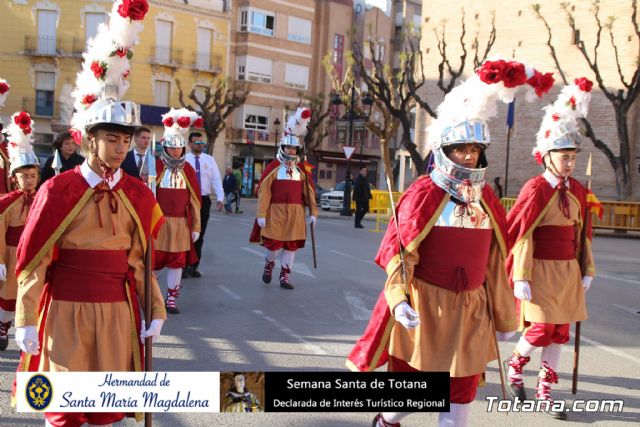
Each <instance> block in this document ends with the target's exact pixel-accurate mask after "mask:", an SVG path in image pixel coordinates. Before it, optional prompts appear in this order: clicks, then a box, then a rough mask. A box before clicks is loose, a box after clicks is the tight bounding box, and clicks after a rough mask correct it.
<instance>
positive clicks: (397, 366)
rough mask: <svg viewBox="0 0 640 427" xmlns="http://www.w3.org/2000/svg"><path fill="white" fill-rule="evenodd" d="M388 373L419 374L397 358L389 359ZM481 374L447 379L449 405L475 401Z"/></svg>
mask: <svg viewBox="0 0 640 427" xmlns="http://www.w3.org/2000/svg"><path fill="white" fill-rule="evenodd" d="M389 372H420V371H419V370H417V369H415V368H414V367H412V366H411V365H409V364H408V363H407V362H405V361H404V360H402V359H398V358H397V357H394V356H391V357H390V358H389ZM480 377H481V374H476V375H470V376H468V377H450V378H449V396H450V399H451V403H460V404H464V403H471V402H473V401H474V400H475V398H476V394H477V392H478V384H480Z"/></svg>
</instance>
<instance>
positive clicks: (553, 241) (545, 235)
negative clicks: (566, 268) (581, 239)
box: [533, 225, 577, 260]
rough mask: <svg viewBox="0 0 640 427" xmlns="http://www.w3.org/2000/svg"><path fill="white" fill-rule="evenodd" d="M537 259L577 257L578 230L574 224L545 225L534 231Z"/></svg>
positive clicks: (534, 252)
mask: <svg viewBox="0 0 640 427" xmlns="http://www.w3.org/2000/svg"><path fill="white" fill-rule="evenodd" d="M533 240H534V241H535V249H534V251H533V257H534V258H536V259H555V260H570V259H575V257H576V249H577V246H576V244H577V242H576V231H575V228H574V227H573V226H572V225H545V226H542V227H538V228H536V229H535V230H534V231H533Z"/></svg>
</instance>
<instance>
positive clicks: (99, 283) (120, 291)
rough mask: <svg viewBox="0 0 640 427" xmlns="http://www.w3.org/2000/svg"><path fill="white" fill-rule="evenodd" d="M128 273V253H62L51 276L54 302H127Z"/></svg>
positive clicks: (97, 251)
mask: <svg viewBox="0 0 640 427" xmlns="http://www.w3.org/2000/svg"><path fill="white" fill-rule="evenodd" d="M128 271H129V264H128V259H127V251H125V250H86V249H60V251H59V252H58V260H57V261H56V262H55V264H54V265H53V268H52V269H51V273H50V274H51V293H52V298H53V299H54V300H58V301H75V302H104V303H110V302H122V301H126V300H127V293H126V290H125V281H126V279H127V277H126V276H127V272H128ZM78 283H82V286H78Z"/></svg>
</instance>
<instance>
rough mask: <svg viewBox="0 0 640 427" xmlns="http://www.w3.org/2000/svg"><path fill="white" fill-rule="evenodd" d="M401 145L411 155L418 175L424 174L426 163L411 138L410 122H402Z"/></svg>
mask: <svg viewBox="0 0 640 427" xmlns="http://www.w3.org/2000/svg"><path fill="white" fill-rule="evenodd" d="M402 145H403V146H404V147H405V148H406V149H407V151H408V152H409V154H410V155H411V161H412V162H413V164H414V165H415V166H416V171H417V173H418V175H422V174H424V172H425V170H426V168H427V165H426V162H425V159H423V158H422V156H421V155H420V153H419V152H418V146H417V145H416V144H415V143H414V142H413V141H412V140H411V124H410V123H402Z"/></svg>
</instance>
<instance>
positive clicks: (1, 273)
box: [0, 264, 7, 282]
mask: <svg viewBox="0 0 640 427" xmlns="http://www.w3.org/2000/svg"><path fill="white" fill-rule="evenodd" d="M5 280H7V266H6V265H4V264H0V282H4V281H5Z"/></svg>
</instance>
